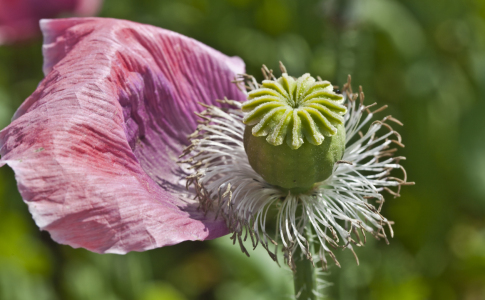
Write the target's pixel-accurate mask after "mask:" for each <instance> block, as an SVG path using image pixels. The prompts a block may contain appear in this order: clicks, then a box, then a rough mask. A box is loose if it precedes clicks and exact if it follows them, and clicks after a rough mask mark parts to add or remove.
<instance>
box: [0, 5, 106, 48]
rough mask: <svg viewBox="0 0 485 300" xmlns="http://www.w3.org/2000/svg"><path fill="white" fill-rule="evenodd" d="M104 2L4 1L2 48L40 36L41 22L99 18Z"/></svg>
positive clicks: (0, 21)
mask: <svg viewBox="0 0 485 300" xmlns="http://www.w3.org/2000/svg"><path fill="white" fill-rule="evenodd" d="M101 3H102V0H0V45H2V44H8V43H13V42H16V41H22V40H27V39H30V38H32V37H35V36H37V35H39V34H40V28H39V20H40V19H43V18H53V17H56V16H58V15H60V14H62V13H71V14H74V15H78V16H92V15H95V14H96V13H97V12H98V11H99V9H100V8H101Z"/></svg>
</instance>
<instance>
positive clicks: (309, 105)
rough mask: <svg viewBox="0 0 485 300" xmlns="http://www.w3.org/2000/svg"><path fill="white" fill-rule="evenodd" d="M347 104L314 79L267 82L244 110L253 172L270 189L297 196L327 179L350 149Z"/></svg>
mask: <svg viewBox="0 0 485 300" xmlns="http://www.w3.org/2000/svg"><path fill="white" fill-rule="evenodd" d="M343 101H344V98H343V96H342V95H340V94H338V93H335V92H334V91H333V86H332V85H331V84H330V82H328V81H316V80H315V79H314V78H313V77H311V76H310V75H309V74H304V75H303V76H301V77H300V78H298V79H296V80H295V79H294V78H293V77H290V76H288V75H287V74H286V73H283V75H282V77H280V78H279V79H277V80H264V81H263V82H262V84H261V87H260V88H257V89H254V90H252V91H250V92H249V94H248V101H246V102H244V103H243V104H242V110H243V111H244V112H247V114H246V115H245V117H244V119H243V122H244V123H245V124H246V125H247V126H246V129H245V132H244V148H245V150H246V153H247V155H248V159H249V163H250V165H251V167H252V168H253V169H254V170H255V171H256V172H257V173H258V174H260V175H261V176H262V177H263V178H264V180H265V181H267V182H268V183H271V184H274V185H278V186H280V187H282V188H285V189H288V190H291V191H293V192H305V191H307V190H309V189H311V187H312V186H313V184H314V183H316V182H320V181H323V180H325V179H327V178H328V177H329V176H330V175H331V174H332V170H333V166H334V164H335V163H336V162H337V161H338V160H340V159H341V158H342V156H343V152H344V149H345V128H344V124H343V123H344V118H343V115H344V114H345V113H346V111H347V109H346V107H345V106H344V105H343ZM285 141H286V142H285ZM284 142H285V144H286V145H283V143H284Z"/></svg>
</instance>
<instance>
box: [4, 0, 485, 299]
mask: <svg viewBox="0 0 485 300" xmlns="http://www.w3.org/2000/svg"><path fill="white" fill-rule="evenodd" d="M100 15H101V16H105V17H114V18H122V19H129V20H133V21H137V22H141V23H147V24H152V25H155V26H159V27H163V28H167V29H171V30H174V31H177V32H179V33H182V34H184V35H187V36H190V37H193V38H195V39H197V40H199V41H202V42H204V43H206V44H208V45H210V46H212V47H213V48H216V49H218V50H220V51H222V52H224V53H226V54H228V55H237V56H240V57H241V58H243V59H244V60H245V62H246V64H247V71H248V73H252V74H255V75H257V77H258V78H260V71H259V69H260V67H261V64H263V63H264V64H266V65H268V66H269V67H270V68H273V69H276V70H277V69H278V68H277V65H278V61H279V60H282V61H283V62H284V63H285V64H286V67H287V69H288V70H289V72H290V73H291V74H292V75H294V76H299V75H301V74H302V73H304V72H311V73H312V74H313V75H320V76H321V77H322V78H324V79H328V80H330V81H332V83H334V84H337V85H338V84H340V85H342V84H343V83H344V82H345V80H346V76H347V74H352V76H353V83H354V85H362V86H363V87H364V91H365V92H366V99H367V101H368V103H372V102H374V101H375V102H377V103H378V104H379V105H383V104H388V105H389V109H388V110H387V113H388V114H392V115H393V116H394V117H396V118H398V119H400V120H401V121H402V122H403V123H404V124H405V126H404V127H403V128H402V129H400V133H401V134H402V136H403V141H404V143H405V144H406V147H405V148H404V149H402V150H400V152H399V154H400V155H404V156H406V157H407V160H406V161H404V162H403V165H404V166H405V167H406V169H407V172H408V177H409V180H410V181H415V182H416V186H413V187H405V188H404V189H403V191H402V197H401V198H397V199H392V198H391V197H389V198H388V201H387V202H386V205H385V206H384V212H383V214H384V215H385V216H387V217H388V218H389V219H390V220H393V221H395V223H396V225H395V226H394V231H395V237H394V238H393V239H391V241H390V242H391V244H390V245H386V244H385V243H384V242H383V241H374V240H372V239H368V243H367V245H366V247H364V248H360V249H357V254H358V255H359V257H360V262H361V264H360V266H356V264H355V261H354V260H353V256H352V254H351V252H350V251H345V252H341V253H338V254H337V255H338V258H339V260H340V262H341V264H342V269H339V268H337V267H335V266H332V267H331V268H330V270H329V274H328V275H327V276H325V279H326V280H327V281H329V282H332V283H333V285H331V286H329V287H328V288H327V289H326V293H327V298H328V299H344V300H352V299H385V300H387V299H396V300H414V299H444V300H453V299H466V300H474V299H477V300H480V299H485V220H484V216H485V213H484V212H485V138H484V135H485V1H483V0H461V1H458V0H455V1H452V0H436V1H433V0H407V1H404V0H400V1H398V0H355V1H349V0H345V1H342V0H340V1H337V0H325V1H321V0H305V1H296V0H177V1H175V0H157V1H154V0H106V1H105V2H104V5H103V9H102V11H101V14H100ZM41 67H42V55H41V39H40V38H39V39H38V40H35V41H32V42H29V43H24V44H21V45H15V46H8V47H7V46H2V47H0V128H3V127H4V126H6V125H7V124H8V123H9V120H10V118H11V116H12V115H13V113H14V111H15V109H16V108H17V107H18V106H19V105H20V103H22V101H23V100H24V99H25V98H26V97H28V96H29V95H30V94H31V93H32V92H33V91H34V89H35V88H36V86H37V84H38V82H39V81H40V80H41V79H42V77H43V74H42V72H41ZM383 116H385V115H384V114H383V115H382V117H383ZM258 250H261V249H258ZM292 290H293V288H292V275H291V272H290V271H289V270H288V269H287V268H279V267H278V266H277V265H276V264H274V263H273V262H272V261H271V260H270V259H269V257H267V255H266V253H264V251H256V252H255V253H253V255H252V256H251V258H247V257H245V256H244V255H243V254H242V253H240V250H239V247H237V246H232V245H231V241H230V240H229V237H223V238H220V239H218V240H215V241H210V242H185V243H182V244H180V245H176V246H172V247H165V248H162V249H156V250H153V251H148V252H145V253H130V254H128V255H125V256H117V255H97V254H93V253H90V252H88V251H86V250H83V249H72V248H70V247H68V246H61V245H57V244H56V243H53V242H52V241H51V239H50V237H49V235H48V234H47V233H45V232H40V231H39V230H38V228H37V227H36V226H35V224H34V222H33V220H32V218H31V217H30V214H29V213H28V211H27V207H26V205H25V204H24V203H23V202H22V200H21V197H20V196H19V193H18V191H17V188H16V183H15V179H14V177H13V172H12V171H11V170H10V169H9V168H7V167H4V168H2V169H0V299H5V300H17V299H18V300H28V299H29V300H30V299H35V300H43V299H46V300H50V299H75V300H77V299H79V300H84V299H104V300H111V299H113V300H114V299H137V300H138V299H141V300H156V299H161V300H183V299H187V300H190V299H218V300H225V299H236V300H238V299H241V300H242V299H291V295H292V293H293V291H292Z"/></svg>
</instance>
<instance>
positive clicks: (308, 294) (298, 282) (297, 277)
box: [293, 247, 321, 300]
mask: <svg viewBox="0 0 485 300" xmlns="http://www.w3.org/2000/svg"><path fill="white" fill-rule="evenodd" d="M293 259H294V263H295V270H294V271H293V282H294V284H295V298H296V299H297V300H319V299H321V298H320V297H318V293H317V274H316V268H315V267H314V266H313V264H312V262H311V261H310V260H308V259H307V258H306V255H304V254H303V253H302V251H301V249H300V247H297V249H296V251H295V253H294V255H293Z"/></svg>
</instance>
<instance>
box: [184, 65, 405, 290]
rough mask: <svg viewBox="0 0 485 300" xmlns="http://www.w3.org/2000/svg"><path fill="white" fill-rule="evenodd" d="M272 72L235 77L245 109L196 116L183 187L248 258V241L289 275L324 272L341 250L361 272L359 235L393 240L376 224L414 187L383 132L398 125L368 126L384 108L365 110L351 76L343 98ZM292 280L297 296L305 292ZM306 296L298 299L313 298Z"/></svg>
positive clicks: (397, 139)
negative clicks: (389, 200) (388, 200)
mask: <svg viewBox="0 0 485 300" xmlns="http://www.w3.org/2000/svg"><path fill="white" fill-rule="evenodd" d="M280 67H281V72H282V76H281V77H280V78H276V77H275V76H274V75H273V71H272V70H269V69H267V68H266V67H264V66H263V69H262V70H263V75H264V77H265V80H263V82H262V83H258V82H257V81H256V80H255V78H254V77H252V76H250V75H246V74H243V75H242V76H240V79H239V83H242V84H244V85H245V87H246V89H247V91H248V100H247V101H246V102H244V103H240V102H237V101H231V100H225V101H223V102H224V103H228V104H232V105H233V107H234V109H232V110H228V111H224V110H222V109H220V108H218V107H215V106H207V109H206V110H205V111H204V112H202V113H201V114H200V115H201V117H202V118H203V121H202V124H200V125H199V126H198V128H197V130H196V131H195V132H194V134H193V135H191V136H190V139H191V141H192V143H191V145H190V146H189V147H187V148H186V149H185V151H184V153H183V154H182V156H181V157H182V158H183V160H182V161H181V162H182V163H186V164H188V165H190V166H191V168H193V169H194V170H196V172H194V174H191V175H189V176H188V177H187V179H188V184H189V185H191V186H193V187H194V188H195V190H196V193H197V198H198V199H199V201H200V203H201V205H202V207H203V208H204V209H205V210H206V211H208V212H209V211H213V210H216V211H217V213H218V214H219V215H222V216H223V217H224V219H225V220H226V222H227V226H228V227H229V228H230V229H231V232H232V234H233V235H232V239H233V240H234V242H239V244H240V246H241V249H242V251H243V252H245V253H246V254H248V251H247V250H246V248H245V243H244V240H246V239H248V238H249V239H250V240H251V242H252V246H253V247H256V246H257V245H262V246H263V247H264V248H265V249H266V250H267V251H268V253H269V255H270V256H271V257H272V258H273V259H274V260H275V261H277V258H278V256H277V251H278V247H280V248H281V249H282V250H283V253H284V259H285V262H286V263H287V264H288V265H289V266H290V267H291V268H292V269H293V270H295V269H297V264H298V263H299V262H301V261H302V259H301V256H304V257H305V258H304V260H307V261H310V262H311V263H312V264H315V263H317V262H318V263H320V264H321V266H322V268H323V269H327V261H328V257H330V258H331V259H332V260H333V261H334V262H335V264H336V265H338V266H340V264H339V262H338V260H337V258H336V257H335V255H334V253H333V249H339V248H340V249H350V250H351V251H352V252H353V254H354V256H355V259H356V260H357V263H359V261H358V258H357V255H356V253H355V251H354V249H353V246H363V245H364V243H365V241H366V232H367V233H370V234H371V235H373V236H375V237H376V238H378V239H379V238H383V239H385V240H386V241H387V240H388V239H387V234H386V228H388V232H389V233H390V235H391V236H392V235H393V231H392V224H393V223H392V221H390V220H388V219H387V218H386V217H384V216H383V215H382V214H381V208H382V205H383V203H384V200H385V198H384V194H385V193H388V194H390V195H391V196H394V197H398V196H399V193H400V190H401V186H404V185H412V184H414V183H413V182H408V181H407V175H406V171H405V170H404V168H403V167H402V166H401V164H400V161H401V160H403V159H405V158H404V157H401V156H394V153H395V152H396V151H397V148H396V147H404V145H403V144H402V142H401V136H400V135H399V133H398V132H397V131H396V130H395V129H394V128H393V127H392V126H391V124H394V125H402V124H401V122H399V121H398V120H397V119H395V118H393V117H392V116H386V117H384V118H382V119H378V120H375V121H373V122H371V121H372V120H373V119H374V118H375V116H376V114H377V113H379V112H380V111H382V110H384V109H385V108H386V107H385V106H384V107H381V108H379V109H374V111H372V110H371V107H373V106H374V105H375V103H374V104H371V105H365V104H364V93H363V91H362V88H360V90H359V92H358V93H354V92H353V90H352V87H351V80H350V76H349V78H348V82H347V83H346V84H345V85H344V86H343V89H342V92H343V94H341V92H340V91H339V90H337V89H334V87H333V86H332V85H331V84H330V82H328V81H324V80H321V79H320V78H317V79H315V78H313V77H311V76H310V75H309V74H304V75H303V76H301V77H299V78H293V77H291V76H289V75H288V73H287V71H286V68H285V67H284V65H283V64H280ZM359 99H360V100H359ZM394 170H397V171H394ZM396 172H400V175H398V173H396ZM396 176H399V177H396ZM400 177H401V178H400ZM272 217H275V218H276V226H275V228H276V230H275V233H273V234H271V232H272V231H273V230H272V229H270V230H268V229H267V227H268V220H270V219H271V218H272ZM273 246H274V248H273ZM248 255H249V254H248ZM295 255H296V256H295ZM295 260H296V261H297V262H298V263H295ZM298 268H302V270H306V269H307V266H305V262H303V264H300V267H298ZM302 272H306V271H302ZM296 274H298V271H297V272H296V273H295V289H296V288H298V290H297V289H296V290H295V292H296V293H297V294H299V293H300V292H301V291H303V290H305V289H307V288H308V284H310V283H309V282H308V278H307V279H305V278H304V277H305V276H302V278H303V279H302V280H303V284H301V282H299V281H300V280H299V279H298V278H297V277H296V276H297V275H296ZM305 285H306V286H307V287H306V288H305ZM307 292H308V294H305V297H303V298H304V299H307V298H306V297H307V296H308V297H313V296H314V294H315V293H316V292H315V290H313V288H309V290H308V291H307ZM297 298H298V297H297ZM312 299H313V298H312Z"/></svg>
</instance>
